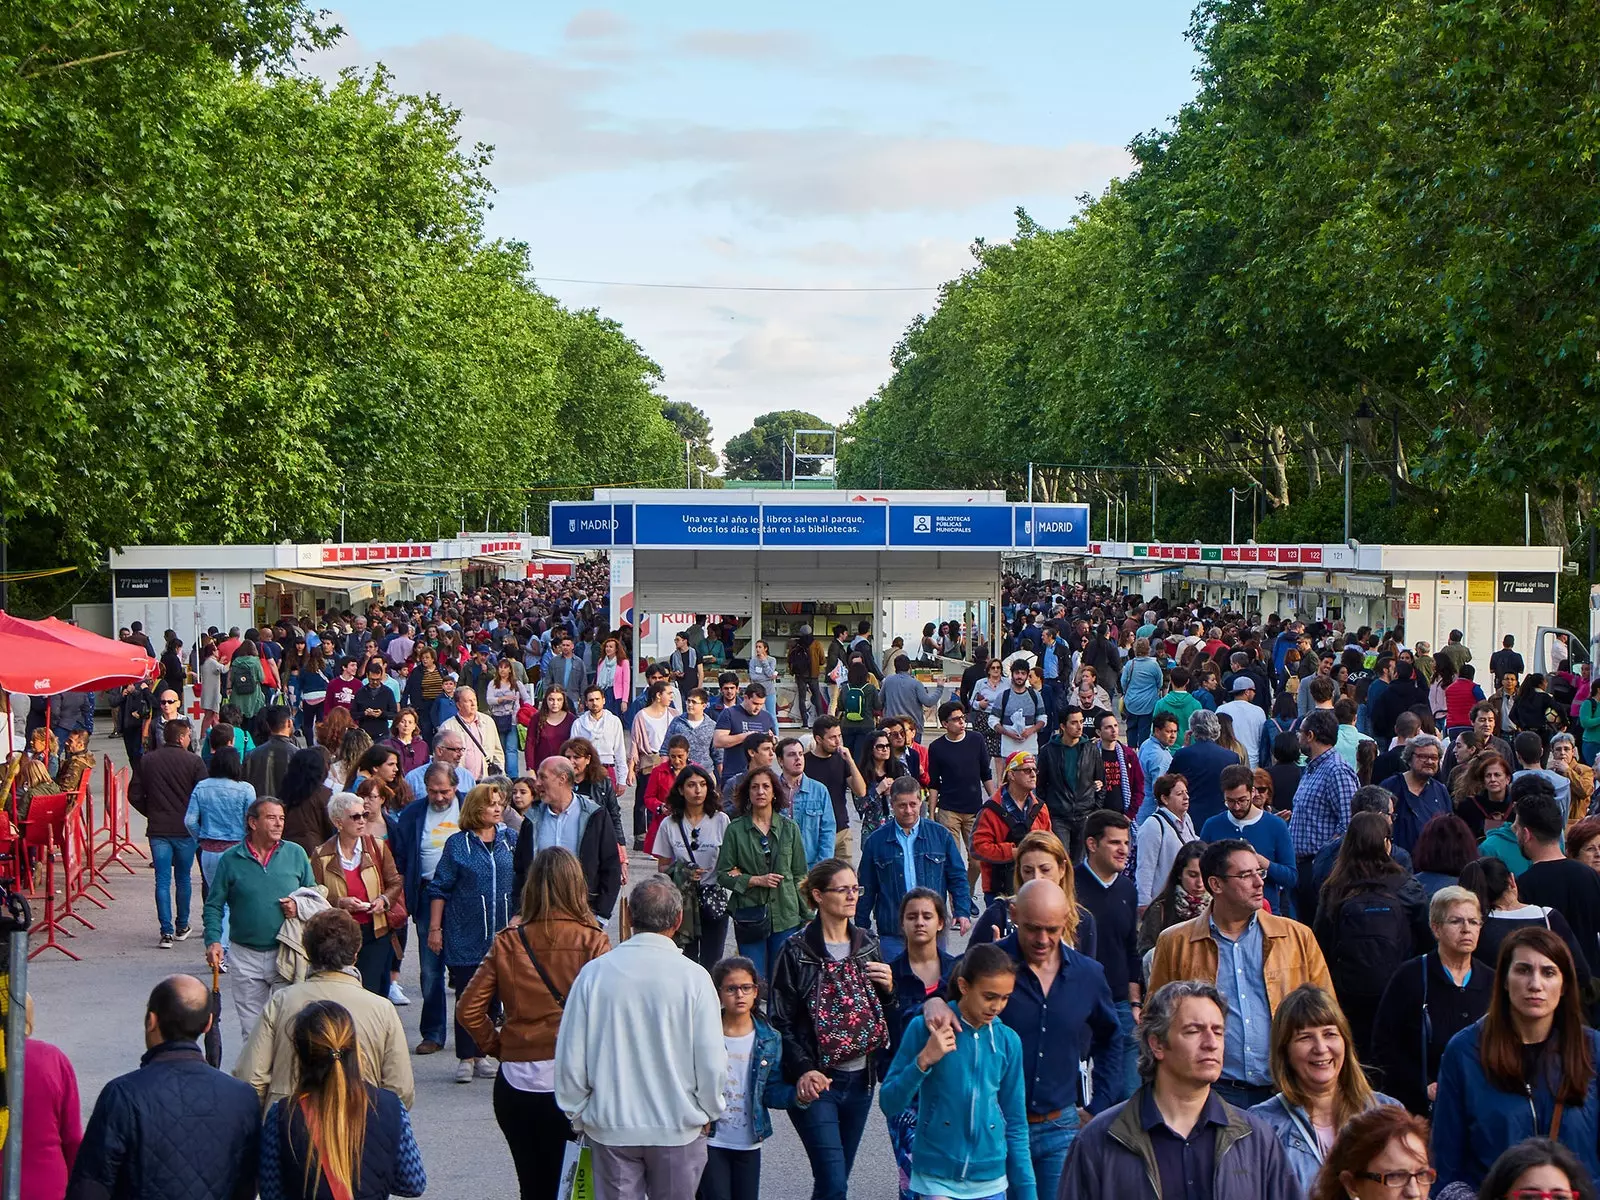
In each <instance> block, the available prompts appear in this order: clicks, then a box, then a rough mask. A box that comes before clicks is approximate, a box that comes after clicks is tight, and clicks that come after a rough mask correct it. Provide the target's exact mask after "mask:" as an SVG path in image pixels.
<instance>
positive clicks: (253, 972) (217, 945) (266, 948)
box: [206, 796, 315, 1041]
mask: <svg viewBox="0 0 1600 1200" xmlns="http://www.w3.org/2000/svg"><path fill="white" fill-rule="evenodd" d="M244 824H245V840H244V841H242V842H240V843H239V844H238V845H237V846H234V847H232V848H231V849H229V850H226V851H224V852H223V855H222V857H221V858H219V859H218V860H217V869H216V872H215V874H214V875H213V876H212V879H211V888H210V891H209V892H208V893H207V895H206V961H207V962H208V963H210V964H211V965H212V966H213V967H218V966H221V965H222V910H223V908H224V907H226V908H227V909H228V920H229V926H230V927H229V941H230V943H231V949H230V951H229V958H230V959H231V960H232V964H233V969H232V971H231V972H230V973H231V974H232V976H233V1004H234V1008H235V1009H236V1010H237V1011H238V1013H239V1024H240V1025H242V1026H243V1027H244V1037H245V1040H246V1041H248V1040H249V1038H250V1034H251V1032H252V1031H253V1030H254V1029H255V1027H256V1022H257V1021H258V1020H260V1019H261V1010H262V1009H263V1008H265V1007H266V1003H267V1000H268V999H269V998H270V997H271V995H272V993H273V992H275V991H277V990H278V989H279V988H281V987H283V986H284V983H285V981H284V980H282V979H280V978H279V977H278V930H280V929H282V928H283V919H284V918H285V917H292V916H294V914H295V909H294V901H293V900H290V899H289V895H290V893H292V892H293V891H294V890H295V889H296V888H303V887H314V886H315V880H313V879H312V877H311V859H310V858H308V857H307V856H306V852H305V851H304V850H302V849H301V848H300V847H299V846H298V845H296V844H295V843H294V842H286V841H284V840H283V805H281V804H279V803H278V802H277V801H276V800H274V799H272V798H271V797H270V796H268V797H263V798H262V799H259V800H257V801H255V802H254V803H253V804H251V805H250V807H249V809H247V810H246V812H245V818H244Z"/></svg>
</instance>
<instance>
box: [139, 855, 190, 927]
mask: <svg viewBox="0 0 1600 1200" xmlns="http://www.w3.org/2000/svg"><path fill="white" fill-rule="evenodd" d="M198 846H199V843H198V842H196V841H195V840H194V839H193V838H192V837H181V838H171V837H153V838H151V839H150V865H151V866H153V867H154V868H155V869H156V920H158V921H160V922H161V932H162V933H175V932H176V930H175V929H173V927H172V885H173V884H174V883H176V884H177V891H178V924H179V925H182V926H183V927H184V928H185V929H187V928H188V927H189V899H190V897H191V896H192V895H193V891H194V879H193V876H194V855H195V850H196V849H197V848H198ZM174 875H176V876H177V878H176V879H174V878H173V876H174Z"/></svg>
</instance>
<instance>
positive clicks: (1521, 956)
mask: <svg viewBox="0 0 1600 1200" xmlns="http://www.w3.org/2000/svg"><path fill="white" fill-rule="evenodd" d="M1581 1005H1582V1001H1581V998H1580V996H1579V992H1578V974H1577V971H1576V970H1575V969H1574V967H1573V961H1572V952H1571V951H1570V950H1568V949H1567V944H1566V943H1565V942H1563V941H1562V940H1561V939H1560V938H1559V937H1557V936H1556V935H1555V934H1554V933H1552V932H1550V930H1548V929H1541V928H1538V927H1537V926H1534V927H1530V928H1526V929H1518V930H1517V931H1516V932H1515V933H1513V934H1511V935H1510V936H1509V937H1507V938H1506V940H1505V941H1504V942H1503V943H1501V946H1500V957H1499V960H1498V963H1497V965H1496V969H1495V980H1494V994H1493V995H1492V996H1491V997H1490V999H1489V1012H1488V1014H1487V1015H1486V1016H1485V1017H1484V1018H1483V1020H1481V1021H1479V1022H1477V1023H1476V1024H1474V1025H1472V1026H1471V1027H1469V1028H1467V1029H1464V1030H1462V1031H1461V1032H1460V1033H1458V1034H1457V1035H1456V1036H1455V1037H1454V1038H1453V1039H1451V1042H1450V1045H1449V1047H1448V1048H1446V1050H1445V1052H1444V1059H1443V1061H1442V1062H1441V1063H1440V1064H1439V1090H1438V1096H1437V1098H1436V1099H1435V1101H1434V1105H1433V1159H1434V1165H1435V1166H1437V1167H1438V1168H1439V1178H1440V1180H1441V1182H1442V1183H1444V1184H1451V1183H1456V1182H1458V1181H1459V1182H1462V1183H1465V1184H1467V1185H1468V1186H1470V1187H1481V1186H1482V1185H1483V1182H1484V1180H1485V1178H1487V1176H1488V1174H1489V1168H1490V1165H1491V1164H1492V1163H1493V1162H1494V1160H1495V1159H1496V1158H1497V1157H1499V1156H1500V1155H1501V1154H1502V1153H1504V1152H1505V1151H1506V1150H1507V1149H1509V1148H1510V1147H1512V1146H1514V1145H1516V1144H1517V1143H1518V1142H1520V1141H1522V1140H1523V1139H1524V1138H1530V1137H1548V1138H1550V1139H1551V1140H1552V1141H1559V1142H1560V1143H1561V1144H1562V1145H1564V1146H1566V1147H1567V1148H1568V1149H1569V1150H1571V1151H1572V1152H1573V1153H1574V1154H1576V1155H1577V1157H1578V1161H1579V1162H1581V1163H1582V1164H1583V1168H1584V1170H1585V1171H1586V1172H1587V1173H1588V1174H1589V1177H1590V1178H1591V1179H1592V1178H1594V1177H1595V1175H1596V1174H1597V1173H1600V1155H1597V1154H1596V1148H1595V1135H1596V1130H1597V1128H1600V1089H1597V1085H1596V1077H1595V1060H1596V1055H1597V1053H1600V1034H1596V1033H1595V1031H1594V1030H1592V1029H1586V1028H1585V1027H1584V1024H1583V1012H1582V1007H1581Z"/></svg>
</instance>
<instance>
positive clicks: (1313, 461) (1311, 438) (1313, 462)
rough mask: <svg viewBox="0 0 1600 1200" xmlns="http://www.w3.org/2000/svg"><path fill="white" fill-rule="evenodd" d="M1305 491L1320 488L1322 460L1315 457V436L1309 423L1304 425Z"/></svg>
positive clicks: (1313, 490)
mask: <svg viewBox="0 0 1600 1200" xmlns="http://www.w3.org/2000/svg"><path fill="white" fill-rule="evenodd" d="M1305 432H1306V440H1305V456H1306V490H1307V491H1308V492H1315V491H1316V490H1317V489H1318V488H1320V487H1321V486H1322V460H1321V459H1320V458H1318V457H1317V435H1316V431H1315V430H1314V429H1313V428H1312V427H1311V422H1310V421H1307V422H1306V423H1305Z"/></svg>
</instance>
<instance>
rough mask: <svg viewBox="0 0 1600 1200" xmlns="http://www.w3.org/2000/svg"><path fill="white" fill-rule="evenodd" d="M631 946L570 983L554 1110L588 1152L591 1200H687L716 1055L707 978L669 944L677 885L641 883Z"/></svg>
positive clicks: (720, 1056)
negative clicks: (561, 1114)
mask: <svg viewBox="0 0 1600 1200" xmlns="http://www.w3.org/2000/svg"><path fill="white" fill-rule="evenodd" d="M626 903H627V905H628V912H629V914H630V915H631V916H632V918H633V928H634V935H633V936H632V937H631V938H629V939H628V940H627V941H625V942H623V943H622V944H621V945H620V946H618V947H617V948H616V949H615V950H613V951H612V952H611V953H610V954H606V955H602V956H601V957H600V958H597V959H595V960H594V961H592V962H590V963H589V964H587V965H586V966H585V967H584V968H583V970H581V971H580V972H578V978H577V980H576V982H574V983H573V985H572V992H571V994H570V995H569V996H568V997H567V1003H566V1006H565V1008H564V1009H563V1010H562V1013H561V1030H560V1032H559V1033H558V1034H557V1036H556V1103H557V1104H558V1105H560V1106H561V1109H562V1111H564V1112H565V1113H566V1114H567V1116H568V1117H569V1118H570V1119H571V1121H572V1127H573V1129H574V1131H576V1132H577V1133H579V1134H581V1135H583V1136H585V1137H587V1138H588V1140H589V1145H590V1147H591V1153H592V1156H593V1159H594V1180H595V1195H596V1198H597V1200H639V1198H640V1197H642V1196H649V1197H650V1200H693V1197H694V1194H695V1189H696V1188H697V1187H698V1186H699V1184H700V1174H701V1172H702V1171H703V1170H704V1169H705V1164H706V1138H705V1133H704V1130H705V1127H706V1126H707V1125H708V1124H710V1123H711V1122H712V1121H714V1120H716V1119H717V1118H718V1117H719V1116H721V1115H722V1107H723V1099H722V1085H723V1074H724V1072H725V1071H726V1070H727V1065H728V1055H727V1049H726V1047H725V1046H724V1044H723V1041H722V1015H721V1005H720V1004H719V1003H718V1000H717V993H716V989H715V988H714V987H712V985H711V976H710V975H708V974H706V971H705V968H703V967H701V966H700V965H699V964H698V963H696V962H694V961H693V960H692V959H689V958H685V957H684V955H683V952H682V951H681V950H679V948H678V946H677V944H676V943H675V942H674V941H673V940H672V938H673V934H674V933H676V932H677V929H678V926H679V925H680V924H681V923H682V922H683V900H682V897H681V894H680V893H679V891H678V888H677V885H676V884H674V883H673V882H672V881H671V880H670V879H668V878H667V877H666V876H664V875H656V876H652V877H651V878H649V879H646V880H644V881H643V882H642V883H640V884H639V885H638V886H637V887H636V888H634V889H633V893H632V894H631V895H630V896H629V897H628V899H627V901H626Z"/></svg>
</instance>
